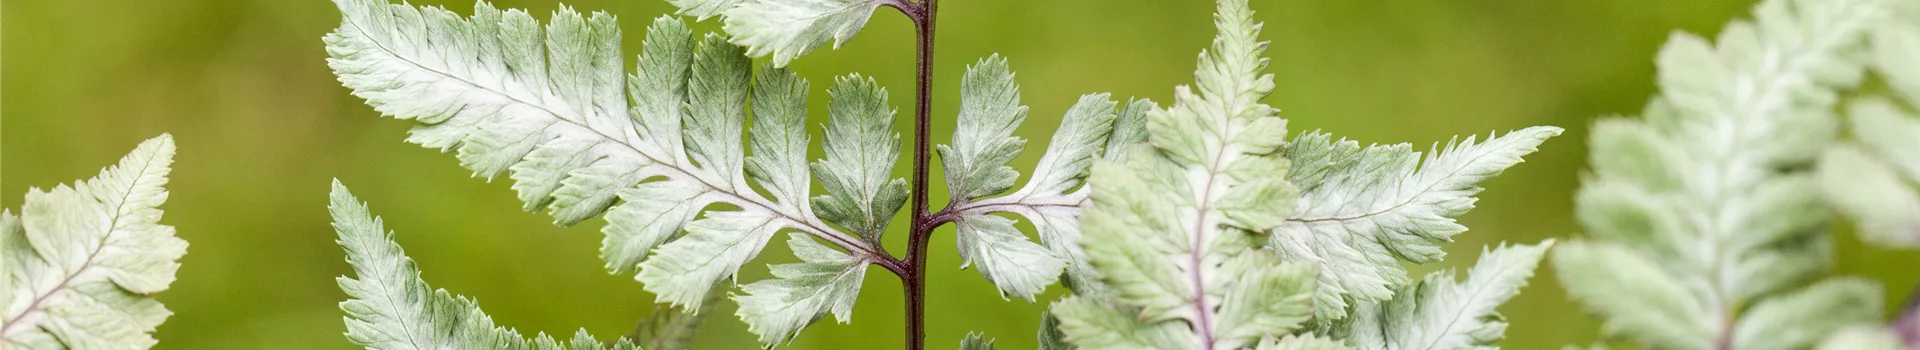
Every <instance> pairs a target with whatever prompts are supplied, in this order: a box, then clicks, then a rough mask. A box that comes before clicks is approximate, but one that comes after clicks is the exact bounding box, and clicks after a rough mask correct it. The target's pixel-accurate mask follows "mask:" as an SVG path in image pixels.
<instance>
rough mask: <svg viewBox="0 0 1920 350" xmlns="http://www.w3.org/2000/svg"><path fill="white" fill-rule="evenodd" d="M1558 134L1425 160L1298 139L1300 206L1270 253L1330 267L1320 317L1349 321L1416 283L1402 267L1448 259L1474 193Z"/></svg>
mask: <svg viewBox="0 0 1920 350" xmlns="http://www.w3.org/2000/svg"><path fill="white" fill-rule="evenodd" d="M1560 132H1561V129H1560V128H1557V127H1550V126H1543V127H1532V128H1527V129H1522V130H1518V131H1514V132H1510V133H1507V134H1506V135H1504V136H1502V135H1497V134H1495V135H1489V136H1488V137H1487V140H1486V142H1482V143H1475V137H1474V136H1468V137H1467V139H1466V140H1464V141H1458V140H1456V141H1450V142H1448V143H1447V145H1446V146H1445V147H1444V148H1441V147H1435V148H1434V149H1433V150H1430V151H1428V152H1427V155H1426V156H1425V158H1424V159H1423V158H1422V157H1421V154H1420V153H1419V152H1414V151H1413V150H1412V147H1411V146H1410V145H1408V144H1404V143H1403V144H1396V145H1389V146H1368V147H1364V148H1363V147H1360V145H1359V143H1358V142H1354V141H1348V140H1341V141H1331V138H1332V136H1330V135H1327V134H1324V133H1320V132H1309V133H1305V134H1301V135H1300V136H1299V137H1296V138H1295V139H1294V140H1293V142H1290V143H1288V148H1287V159H1288V160H1289V161H1290V162H1291V171H1290V172H1289V174H1291V178H1290V179H1291V180H1292V181H1293V183H1294V184H1295V185H1297V186H1300V189H1301V191H1300V196H1299V198H1298V199H1295V200H1294V201H1293V209H1292V210H1293V215H1292V216H1290V217H1288V218H1287V219H1286V220H1285V222H1283V223H1281V224H1280V225H1278V226H1277V227H1275V228H1273V230H1272V236H1271V237H1270V239H1271V242H1270V244H1271V246H1272V247H1274V248H1275V249H1277V250H1279V251H1280V252H1282V253H1283V256H1284V257H1285V258H1287V259H1289V260H1295V261H1311V262H1315V263H1318V264H1320V265H1321V266H1323V269H1324V270H1323V271H1322V272H1321V274H1320V281H1321V289H1320V293H1319V295H1318V297H1317V301H1318V302H1319V304H1320V305H1321V306H1322V307H1320V308H1318V309H1317V310H1318V311H1319V313H1320V316H1321V317H1325V318H1329V319H1338V318H1341V317H1344V316H1345V312H1346V310H1347V308H1348V305H1350V303H1349V300H1353V299H1358V300H1360V301H1363V302H1375V303H1377V302H1381V301H1385V300H1387V299H1389V298H1392V297H1393V296H1394V293H1393V289H1394V288H1396V287H1398V286H1403V285H1406V284H1407V283H1409V282H1411V281H1410V280H1409V279H1408V278H1407V272H1406V269H1405V268H1403V267H1401V265H1400V260H1407V261H1412V262H1415V263H1432V262H1437V261H1440V259H1441V258H1444V257H1445V256H1446V252H1445V251H1442V250H1441V249H1440V244H1441V243H1446V242H1450V241H1452V240H1453V236H1454V235H1457V234H1460V233H1462V232H1466V231H1467V228H1466V226H1461V225H1460V224H1459V223H1457V222H1455V221H1454V218H1456V217H1459V216H1461V215H1465V214H1466V213H1467V211H1469V210H1472V209H1473V203H1474V201H1475V200H1476V199H1475V198H1474V197H1473V195H1474V194H1477V193H1479V192H1480V190H1481V189H1480V187H1479V186H1478V185H1477V184H1478V183H1479V182H1481V181H1485V180H1487V179H1490V178H1492V177H1493V176H1495V175H1499V174H1500V172H1501V171H1502V170H1505V169H1507V168H1509V167H1512V166H1513V165H1515V164H1518V163H1520V162H1521V159H1520V158H1521V157H1522V156H1525V155H1527V154H1529V153H1533V152H1534V151H1535V150H1536V149H1537V147H1538V146H1539V145H1540V143H1541V142H1545V141H1546V140H1547V139H1548V138H1552V137H1554V136H1558V135H1560ZM1436 146H1438V145H1436Z"/></svg>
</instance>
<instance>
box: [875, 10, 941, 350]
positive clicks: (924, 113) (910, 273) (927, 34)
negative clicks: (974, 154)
mask: <svg viewBox="0 0 1920 350" xmlns="http://www.w3.org/2000/svg"><path fill="white" fill-rule="evenodd" d="M938 2H939V0H921V1H920V2H909V1H908V0H893V1H888V2H887V3H886V4H885V5H887V6H892V7H894V8H896V9H900V12H901V13H903V14H906V15H907V18H908V19H911V20H913V24H914V28H915V29H916V34H918V39H919V40H918V47H919V52H918V53H917V54H916V56H917V58H918V59H917V60H916V64H917V65H918V68H919V69H918V70H917V71H916V74H915V75H916V78H917V79H916V80H915V83H916V85H917V86H916V88H915V92H916V93H917V96H915V97H916V102H917V105H916V106H914V123H913V141H914V145H913V216H912V220H911V224H910V225H908V229H909V230H910V232H909V235H908V236H907V258H906V260H905V261H900V260H895V261H894V263H893V265H894V266H892V267H894V268H892V269H889V270H891V271H893V272H894V273H895V274H897V275H900V279H901V284H903V285H904V287H905V288H903V289H905V290H906V294H907V349H909V350H922V349H925V348H926V334H927V332H926V328H927V327H926V314H927V244H928V242H927V239H928V238H930V237H931V236H932V235H933V229H934V228H937V227H940V224H943V223H945V222H946V220H939V219H938V218H937V217H936V216H935V214H933V213H932V211H931V210H929V209H928V208H927V183H928V181H927V171H928V169H929V168H930V165H929V164H928V163H929V161H930V158H931V156H932V152H931V151H930V150H929V149H928V148H929V144H930V142H929V141H930V139H929V138H928V136H927V134H928V130H929V129H931V128H932V127H931V126H930V125H929V124H930V123H931V121H932V119H933V118H932V106H933V28H934V25H933V23H934V22H933V19H934V12H935V8H936V7H937V5H936V4H937V3H938Z"/></svg>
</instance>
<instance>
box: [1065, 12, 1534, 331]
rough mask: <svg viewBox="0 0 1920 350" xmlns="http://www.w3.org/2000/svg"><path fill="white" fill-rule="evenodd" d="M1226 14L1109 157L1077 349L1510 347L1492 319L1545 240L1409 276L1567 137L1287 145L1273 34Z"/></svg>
mask: <svg viewBox="0 0 1920 350" xmlns="http://www.w3.org/2000/svg"><path fill="white" fill-rule="evenodd" d="M1219 5H1220V6H1219V12H1218V13H1217V14H1216V15H1215V23H1216V25H1217V27H1218V29H1219V31H1220V34H1219V36H1218V37H1217V38H1216V39H1215V40H1214V42H1213V45H1212V47H1210V48H1209V49H1207V50H1206V51H1205V52H1204V53H1202V54H1201V55H1200V63H1199V64H1200V67H1199V69H1198V70H1197V71H1196V72H1195V78H1196V84H1195V85H1194V86H1180V87H1178V88H1176V89H1175V99H1174V104H1173V105H1172V106H1171V107H1169V108H1166V109H1159V108H1154V109H1153V110H1152V111H1150V112H1148V113H1146V119H1145V122H1146V124H1148V125H1150V127H1149V128H1147V130H1148V132H1147V135H1145V136H1146V139H1147V140H1148V141H1149V142H1148V143H1147V144H1144V145H1138V146H1134V149H1133V150H1131V151H1128V152H1126V153H1127V156H1125V158H1124V159H1110V160H1101V161H1095V163H1096V164H1095V165H1094V168H1093V169H1094V170H1093V172H1092V174H1093V175H1092V179H1090V180H1088V181H1089V182H1090V183H1091V184H1092V185H1091V187H1092V194H1091V201H1092V204H1091V205H1090V206H1088V207H1087V209H1086V210H1085V212H1084V213H1082V217H1081V224H1082V225H1083V226H1082V227H1081V228H1082V230H1081V231H1082V232H1084V234H1085V236H1086V237H1085V239H1082V240H1080V245H1081V246H1082V247H1083V248H1084V249H1085V254H1086V256H1087V258H1088V260H1089V261H1090V262H1091V264H1092V266H1093V268H1094V269H1095V270H1096V272H1097V276H1098V279H1099V281H1101V282H1104V284H1105V286H1106V287H1108V288H1110V291H1109V292H1108V293H1080V295H1076V296H1072V297H1068V298H1066V299H1064V300H1061V301H1059V302H1057V303H1055V304H1054V306H1053V308H1052V313H1053V315H1055V316H1057V317H1059V324H1058V327H1059V330H1060V332H1061V333H1062V335H1063V337H1064V338H1065V339H1066V340H1067V341H1068V342H1071V343H1073V344H1074V345H1077V346H1079V347H1081V348H1088V349H1143V348H1152V349H1209V350H1210V349H1245V348H1252V349H1350V348H1356V347H1357V348H1363V349H1474V348H1482V347H1487V346H1490V345H1492V344H1493V342H1495V341H1497V340H1499V338H1500V337H1501V333H1503V332H1504V330H1505V323H1504V322H1502V321H1501V319H1500V317H1499V316H1498V313H1496V312H1495V310H1494V308H1495V307H1496V306H1498V305H1499V304H1500V303H1502V302H1505V301H1506V300H1507V299H1508V298H1510V297H1511V296H1512V295H1513V294H1515V293H1517V292H1518V289H1519V288H1520V287H1521V286H1523V285H1524V284H1525V282H1526V279H1527V278H1528V277H1530V276H1531V274H1532V270H1533V268H1534V266H1535V265H1536V264H1537V263H1538V261H1539V260H1540V258H1541V256H1542V254H1543V253H1544V251H1545V249H1546V247H1547V245H1546V244H1543V245H1539V246H1512V247H1504V248H1501V249H1497V250H1493V251H1491V252H1488V253H1486V254H1483V256H1482V259H1483V260H1482V261H1481V264H1480V266H1477V267H1475V268H1474V269H1473V270H1472V272H1471V274H1472V276H1470V278H1469V279H1468V280H1467V281H1466V282H1456V281H1454V279H1453V275H1452V274H1451V273H1446V272H1443V273H1438V274H1434V275H1430V276H1429V277H1428V278H1427V280H1425V281H1423V282H1421V283H1418V284H1414V283H1412V282H1411V281H1410V280H1409V279H1408V278H1407V277H1406V276H1405V273H1406V272H1405V270H1403V269H1402V268H1401V267H1400V266H1399V265H1400V264H1401V261H1402V260H1407V261H1413V262H1420V263H1424V262H1432V261H1438V260H1439V259H1440V257H1441V255H1442V253H1441V252H1440V250H1439V244H1440V243H1442V242H1446V241H1449V240H1451V237H1452V236H1453V235H1454V234H1457V233H1460V232H1462V231H1464V230H1465V228H1464V227H1461V226H1459V225H1458V224H1456V223H1454V222H1453V217H1456V216H1459V215H1461V214H1464V213H1465V212H1466V211H1467V210H1468V209H1470V208H1471V207H1472V203H1473V200H1474V199H1473V198H1472V197H1471V196H1472V195H1473V194H1475V193H1476V192H1478V191H1479V187H1476V186H1475V185H1474V184H1475V183H1477V182H1479V181H1481V180H1484V179H1486V178H1488V177H1491V176H1493V175H1495V174H1497V173H1499V172H1500V171H1501V170H1503V169H1505V168H1507V167H1509V166H1512V165H1513V164H1515V163H1518V162H1519V161H1520V156H1522V155H1525V154H1527V153H1531V152H1532V151H1534V147H1535V146H1537V145H1538V144H1539V143H1540V142H1541V141H1544V140H1545V139H1546V138H1549V137H1552V136H1554V135H1558V134H1559V133H1560V129H1558V128H1553V127H1538V128H1530V129H1526V130H1521V131H1516V132H1513V133H1509V134H1507V135H1506V136H1503V137H1491V138H1489V139H1488V140H1487V141H1486V142H1484V143H1476V142H1474V139H1473V138H1469V139H1467V140H1466V141H1464V142H1455V143H1452V144H1449V145H1448V146H1447V147H1445V148H1444V149H1436V150H1434V151H1433V152H1431V153H1430V154H1429V155H1428V156H1426V158H1424V159H1422V157H1421V154H1420V153H1417V152H1414V151H1412V148H1411V147H1409V146H1407V145H1404V144H1401V145H1393V146H1372V147H1360V146H1359V145H1358V143H1356V142H1352V141H1340V142H1332V141H1330V140H1329V137H1328V136H1326V135H1325V134H1322V133H1306V134H1303V135H1301V136H1300V137H1299V138H1297V139H1294V140H1293V141H1292V142H1288V141H1287V139H1286V136H1287V130H1286V121H1285V120H1284V119H1281V118H1279V116H1278V112H1279V111H1278V110H1277V109H1275V108H1273V107H1270V106H1267V105H1265V104H1262V103H1261V102H1260V100H1261V99H1262V98H1264V97H1266V96H1267V95H1268V94H1270V93H1271V92H1272V90H1273V87H1274V83H1273V76H1272V75H1269V74H1264V73H1263V72H1262V71H1264V70H1265V68H1266V64H1267V60H1266V58H1264V57H1262V56H1261V54H1262V53H1263V52H1264V50H1265V49H1266V47H1267V43H1265V42H1261V41H1259V39H1258V36H1259V32H1260V28H1261V25H1260V24H1258V23H1257V22H1255V21H1254V20H1253V18H1252V15H1253V13H1252V11H1251V10H1250V9H1248V8H1247V3H1246V1H1245V0H1223V1H1220V4H1219ZM1375 289H1377V290H1375ZM1349 315H1352V316H1349ZM1315 333H1320V334H1315ZM1046 336H1047V335H1046V334H1045V333H1043V334H1042V337H1043V339H1044V338H1045V337H1046ZM1336 337H1344V339H1343V338H1336Z"/></svg>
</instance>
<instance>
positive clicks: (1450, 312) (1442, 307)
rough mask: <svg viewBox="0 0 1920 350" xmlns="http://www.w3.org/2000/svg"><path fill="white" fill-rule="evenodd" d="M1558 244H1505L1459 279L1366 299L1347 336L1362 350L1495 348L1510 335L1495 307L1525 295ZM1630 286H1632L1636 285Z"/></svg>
mask: <svg viewBox="0 0 1920 350" xmlns="http://www.w3.org/2000/svg"><path fill="white" fill-rule="evenodd" d="M1552 246H1553V240H1547V241H1546V242H1541V243H1540V244H1539V245H1532V246H1529V245H1513V246H1502V247H1499V248H1497V249H1493V250H1490V251H1484V252H1483V253H1481V254H1480V262H1479V263H1477V264H1475V265H1474V266H1473V269H1471V270H1468V271H1467V280H1466V281H1464V282H1455V280H1454V276H1453V272H1452V271H1441V272H1435V273H1432V274H1428V275H1427V277H1426V279H1424V280H1422V281H1420V282H1418V283H1415V284H1413V285H1409V286H1406V287H1402V288H1401V289H1399V290H1396V291H1395V294H1396V297H1395V298H1394V299H1393V300H1391V301H1388V302H1385V303H1378V304H1376V303H1367V302H1362V303H1360V305H1359V306H1358V307H1357V308H1356V309H1355V311H1354V316H1353V317H1351V318H1348V320H1349V322H1347V323H1346V324H1344V325H1343V326H1344V327H1346V328H1347V329H1346V330H1345V331H1346V333H1347V340H1348V341H1349V342H1351V343H1353V344H1354V345H1355V347H1357V348H1360V349H1396V350H1441V349H1446V350H1464V349H1481V348H1482V347H1490V346H1493V345H1495V344H1494V343H1496V342H1498V341H1500V339H1501V338H1503V337H1504V333H1505V331H1506V329H1507V322H1506V319H1505V318H1504V317H1502V316H1500V313H1499V312H1496V311H1495V310H1494V309H1495V308H1496V307H1499V306H1500V304H1502V303H1506V302H1507V300H1508V299H1511V298H1513V296H1514V295H1516V294H1519V293H1520V288H1521V287H1525V286H1526V285H1527V279H1528V278H1531V277H1533V269H1534V267H1535V266H1537V265H1539V263H1540V259H1541V258H1542V257H1544V256H1545V255H1546V252H1547V249H1548V248H1549V247H1552ZM1627 288H1631V287H1630V286H1629V287H1627Z"/></svg>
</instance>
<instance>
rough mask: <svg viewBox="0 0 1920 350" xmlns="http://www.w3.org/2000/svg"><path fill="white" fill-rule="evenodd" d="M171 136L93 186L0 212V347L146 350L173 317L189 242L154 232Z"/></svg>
mask: <svg viewBox="0 0 1920 350" xmlns="http://www.w3.org/2000/svg"><path fill="white" fill-rule="evenodd" d="M173 152H174V146H173V137H172V136H171V135H165V134H163V135H160V136H159V137H155V138H153V139H149V140H147V141H145V142H141V143H140V145H139V146H138V147H135V148H134V149H133V151H132V152H130V153H128V154H127V155H126V157H123V158H121V159H120V162H119V163H117V164H115V165H114V166H112V167H108V168H106V169H103V170H101V171H100V174H99V175H97V176H94V177H93V178H92V179H88V180H85V181H79V182H75V183H74V184H73V185H72V186H68V185H60V186H57V187H54V188H53V190H51V191H44V190H41V189H39V188H34V189H31V190H29V191H27V199H26V202H25V204H24V205H23V206H22V207H21V208H20V215H19V216H14V214H13V212H12V211H0V273H5V276H0V348H9V349H14V348H18V349H69V348H72V349H146V348H150V347H153V345H154V344H155V343H156V340H154V338H153V330H154V327H157V326H159V325H160V323H162V322H166V320H167V317H168V316H171V315H172V314H173V312H171V311H168V310H167V308H166V306H164V305H161V304H160V302H159V301H158V300H154V298H153V295H154V294H155V293H159V292H163V291H166V290H167V287H168V286H169V285H171V284H173V280H174V273H175V272H176V271H179V269H180V262H179V260H180V257H181V256H183V255H186V254H187V241H185V240H182V239H180V238H179V237H176V236H174V230H173V227H172V226H167V225H161V224H160V216H161V211H160V205H161V204H163V203H165V202H166V201H167V197H168V194H167V189H166V187H165V186H166V185H167V174H168V173H169V172H170V171H171V170H172V164H173Z"/></svg>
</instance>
